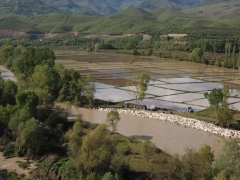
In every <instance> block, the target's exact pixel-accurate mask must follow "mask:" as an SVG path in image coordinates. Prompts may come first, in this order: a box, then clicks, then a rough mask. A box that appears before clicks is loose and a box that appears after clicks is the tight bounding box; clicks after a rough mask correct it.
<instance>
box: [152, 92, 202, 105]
mask: <svg viewBox="0 0 240 180" xmlns="http://www.w3.org/2000/svg"><path fill="white" fill-rule="evenodd" d="M203 98H204V96H203V94H197V93H186V94H178V95H172V96H163V97H159V98H156V99H159V100H164V101H172V102H180V103H181V102H188V101H193V100H196V99H203Z"/></svg>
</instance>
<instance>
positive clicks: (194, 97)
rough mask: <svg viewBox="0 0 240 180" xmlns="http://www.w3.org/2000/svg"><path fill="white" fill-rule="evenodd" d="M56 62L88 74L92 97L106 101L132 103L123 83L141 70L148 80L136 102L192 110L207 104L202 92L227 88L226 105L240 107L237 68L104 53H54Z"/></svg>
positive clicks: (239, 73)
mask: <svg viewBox="0 0 240 180" xmlns="http://www.w3.org/2000/svg"><path fill="white" fill-rule="evenodd" d="M55 53H56V58H57V60H56V62H58V63H61V64H63V65H64V66H65V67H66V68H72V69H75V70H76V71H78V72H79V73H80V74H81V75H82V76H87V75H91V77H92V78H93V79H94V81H95V88H96V94H95V98H96V99H100V100H104V101H109V102H116V103H117V102H130V103H135V100H134V97H133V96H132V93H131V91H132V90H133V89H132V87H128V86H127V82H128V79H129V78H130V77H131V76H132V75H133V74H135V73H140V72H145V73H147V74H149V75H150V77H151V81H150V83H149V87H148V90H147V92H146V94H147V95H146V98H145V99H144V100H143V101H141V102H140V104H146V105H154V106H156V107H159V108H167V109H173V110H178V111H183V110H185V109H186V108H187V107H188V106H191V107H192V108H193V109H194V110H195V111H197V110H202V109H206V108H207V107H208V106H209V104H208V101H207V100H206V99H205V98H204V95H203V94H204V92H209V91H211V90H212V89H214V88H222V87H224V86H227V87H229V89H230V92H231V97H230V98H229V104H231V105H232V106H233V107H234V108H236V109H237V110H240V76H239V75H240V71H239V70H232V69H225V68H219V67H215V66H207V65H203V64H196V63H191V62H181V61H173V60H168V59H159V58H147V57H136V56H127V55H120V54H108V53H86V52H82V53H79V52H74V53H69V54H68V53H67V52H60V51H59V52H55Z"/></svg>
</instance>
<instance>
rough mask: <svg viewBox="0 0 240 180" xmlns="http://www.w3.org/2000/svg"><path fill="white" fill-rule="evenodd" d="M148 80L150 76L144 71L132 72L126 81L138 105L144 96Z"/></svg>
mask: <svg viewBox="0 0 240 180" xmlns="http://www.w3.org/2000/svg"><path fill="white" fill-rule="evenodd" d="M149 82H150V76H149V75H148V74H146V73H139V74H134V75H133V76H132V77H131V78H130V79H129V81H128V86H129V87H130V89H129V90H130V94H131V95H132V96H133V98H134V99H135V100H136V103H137V105H138V106H139V101H140V100H142V99H144V97H145V96H146V94H145V92H146V91H147V89H148V84H149Z"/></svg>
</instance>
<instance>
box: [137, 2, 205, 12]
mask: <svg viewBox="0 0 240 180" xmlns="http://www.w3.org/2000/svg"><path fill="white" fill-rule="evenodd" d="M202 1H203V0H145V1H144V2H142V3H141V4H140V5H139V6H138V7H139V8H141V9H158V8H171V9H179V10H180V9H185V8H188V7H190V6H193V5H195V4H198V3H200V2H202Z"/></svg>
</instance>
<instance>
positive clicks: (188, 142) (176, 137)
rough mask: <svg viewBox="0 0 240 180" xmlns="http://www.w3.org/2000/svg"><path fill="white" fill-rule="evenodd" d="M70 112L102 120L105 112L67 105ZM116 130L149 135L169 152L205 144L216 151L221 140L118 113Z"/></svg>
mask: <svg viewBox="0 0 240 180" xmlns="http://www.w3.org/2000/svg"><path fill="white" fill-rule="evenodd" d="M70 111H71V113H72V115H78V114H82V115H83V118H84V120H85V121H89V122H91V123H98V124H100V123H105V120H106V114H107V113H106V112H102V111H97V110H88V109H82V108H75V107H72V108H70ZM118 132H119V133H120V134H123V135H125V136H138V137H144V138H149V139H151V141H152V142H153V143H154V144H155V145H156V146H157V147H158V148H160V149H162V150H164V151H166V152H168V153H170V154H180V155H182V154H184V152H185V150H186V148H193V149H198V148H199V147H201V145H203V144H208V145H210V146H211V148H212V149H213V151H214V153H215V154H216V155H217V154H219V153H220V152H221V150H222V147H223V145H224V142H225V140H224V139H223V138H221V137H219V136H217V135H213V134H211V133H208V132H204V131H199V130H195V129H191V128H185V127H183V126H178V125H175V124H172V123H168V122H163V121H160V120H156V119H148V118H142V117H138V116H130V115H124V114H121V121H120V123H119V125H118Z"/></svg>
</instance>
